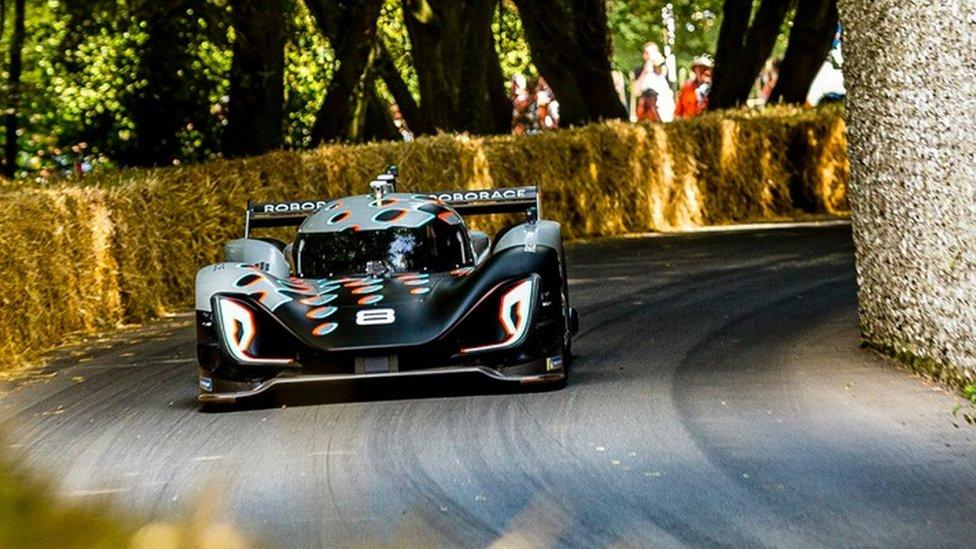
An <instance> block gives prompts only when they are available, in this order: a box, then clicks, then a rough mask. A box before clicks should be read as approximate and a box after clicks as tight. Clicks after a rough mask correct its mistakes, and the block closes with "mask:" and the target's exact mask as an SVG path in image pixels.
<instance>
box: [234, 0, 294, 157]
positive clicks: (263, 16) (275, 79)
mask: <svg viewBox="0 0 976 549" xmlns="http://www.w3.org/2000/svg"><path fill="white" fill-rule="evenodd" d="M230 5H231V14H232V24H233V26H234V57H233V61H232V63H231V69H230V102H229V104H228V120H227V127H226V129H225V131H224V136H223V147H222V148H223V153H224V155H225V156H246V155H255V154H260V153H263V152H266V151H269V150H272V149H277V148H280V147H281V143H282V132H283V128H282V117H283V105H284V74H285V30H284V29H285V5H284V1H283V0H231V2H230Z"/></svg>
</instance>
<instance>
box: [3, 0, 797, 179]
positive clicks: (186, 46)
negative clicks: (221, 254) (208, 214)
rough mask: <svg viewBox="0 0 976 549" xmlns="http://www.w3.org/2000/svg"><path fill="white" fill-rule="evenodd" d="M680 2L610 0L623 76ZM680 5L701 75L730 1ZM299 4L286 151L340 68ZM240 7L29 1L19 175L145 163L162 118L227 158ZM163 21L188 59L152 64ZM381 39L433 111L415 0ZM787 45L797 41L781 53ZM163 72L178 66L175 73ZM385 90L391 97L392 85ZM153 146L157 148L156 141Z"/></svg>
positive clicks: (397, 10)
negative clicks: (417, 53)
mask: <svg viewBox="0 0 976 549" xmlns="http://www.w3.org/2000/svg"><path fill="white" fill-rule="evenodd" d="M668 3H669V2H667V1H666V0H646V1H645V0H640V1H638V0H607V12H608V24H609V31H610V35H611V39H612V43H613V58H612V62H613V66H614V68H616V69H619V70H622V71H624V72H627V71H629V70H631V69H633V68H634V67H635V66H637V65H638V64H639V63H640V61H641V57H640V56H641V47H642V45H643V44H644V43H645V42H647V41H656V42H658V43H662V44H663V43H664V41H665V30H664V21H663V19H662V8H664V7H665V6H666V5H667V4H668ZM8 4H9V3H8ZM671 4H672V6H673V10H674V16H675V21H676V28H675V48H674V49H675V54H676V56H677V61H678V66H679V68H682V67H687V66H688V65H689V64H690V62H691V59H692V58H694V57H695V56H697V55H700V54H702V53H711V52H712V49H713V47H714V43H715V39H716V36H717V33H718V29H719V25H720V19H721V11H722V0H676V1H673V2H671ZM287 6H288V7H287V9H288V14H287V17H288V22H289V26H288V30H287V44H286V51H285V106H284V107H285V123H284V128H283V130H284V132H285V141H284V142H285V147H286V148H289V149H305V148H308V147H309V146H310V144H311V139H310V135H311V128H312V125H313V123H314V120H315V116H316V113H317V111H318V108H319V106H320V104H321V102H322V99H323V97H324V94H325V90H326V88H327V86H328V82H329V80H330V78H331V76H332V74H333V71H334V69H335V68H336V63H337V60H336V59H335V56H334V53H333V51H332V49H331V47H330V45H329V43H328V40H327V39H326V38H324V37H323V36H322V35H321V33H320V32H318V29H317V28H316V25H315V24H314V22H313V20H312V18H311V16H310V15H309V13H308V11H307V9H306V8H305V5H304V3H303V1H302V0H291V1H290V2H288V3H287ZM228 10H229V7H228V0H43V1H38V2H31V3H28V12H27V25H26V26H27V32H26V34H27V43H26V46H25V49H24V67H25V71H24V75H23V94H22V95H23V97H22V102H21V108H20V111H19V115H20V116H19V118H20V120H21V132H20V136H19V141H18V145H19V148H20V151H21V152H20V158H19V161H18V164H19V165H20V166H21V168H22V169H21V170H20V172H19V174H18V175H19V176H21V177H24V176H31V177H34V178H41V179H45V178H48V177H50V176H52V175H56V174H60V173H70V172H72V171H75V170H77V169H83V170H85V171H87V170H89V169H98V168H103V169H104V168H112V167H117V166H126V165H131V164H133V163H137V162H138V161H139V154H140V153H141V152H142V151H141V148H144V147H145V146H146V137H145V136H143V139H142V141H141V142H140V135H139V131H140V130H139V127H140V124H141V125H142V127H143V128H144V129H145V128H147V127H148V128H150V129H151V128H154V127H155V125H154V124H152V120H153V118H152V116H153V115H156V116H157V118H158V119H161V120H162V121H163V122H167V123H169V122H172V123H175V124H177V126H178V128H177V131H176V133H177V138H178V145H177V146H176V147H175V148H174V151H173V153H172V156H173V160H174V161H175V162H180V163H186V162H194V161H200V160H205V159H209V158H212V157H214V156H216V155H217V154H218V153H219V146H218V145H219V142H220V133H221V131H222V128H223V127H224V124H225V123H226V118H225V116H226V105H227V102H228V97H227V93H228V89H229V81H228V73H229V67H230V64H231V55H232V54H231V45H232V43H233V29H232V28H231V27H230V24H229V17H228ZM160 14H168V16H170V18H169V20H168V22H167V23H166V24H167V25H169V27H167V32H164V33H156V34H157V35H159V34H161V35H162V36H161V37H160V36H157V38H156V39H155V40H157V41H160V40H161V41H162V42H163V43H164V45H166V46H167V47H169V46H172V47H173V48H175V50H176V51H175V53H174V54H173V55H168V56H165V55H164V56H162V58H158V57H157V58H156V59H149V58H151V57H152V56H151V55H150V53H149V52H148V51H147V48H149V46H150V45H154V44H150V41H151V40H153V36H154V35H153V32H152V31H153V29H154V28H157V25H159V24H160V23H159V20H160ZM9 26H10V24H9V20H8V24H7V27H8V28H7V29H5V30H6V32H4V33H3V34H2V35H0V53H2V55H0V68H3V67H4V65H5V64H6V63H7V61H6V55H5V53H6V51H7V49H8V47H9V42H10V34H11V33H10V29H9ZM378 28H379V33H380V38H381V40H382V43H383V45H384V47H385V49H386V50H387V51H388V53H389V55H390V56H391V57H392V59H393V62H394V64H395V65H396V67H397V69H398V70H399V72H400V74H401V76H402V77H403V79H404V81H405V82H406V84H407V87H408V88H409V89H410V90H411V92H412V93H413V95H414V97H415V99H418V101H419V92H418V88H417V75H416V71H415V70H414V68H413V60H412V57H411V48H410V39H409V36H408V34H407V32H406V28H405V25H404V20H403V11H402V1H401V0H386V3H385V5H384V7H383V10H382V12H381V16H380V20H379V24H378ZM492 30H493V32H494V35H495V44H496V48H497V51H498V57H499V62H500V63H501V66H502V72H503V74H504V75H505V77H506V78H510V77H511V76H512V75H513V74H515V73H524V74H526V75H527V76H529V77H534V76H536V74H537V72H536V70H535V67H534V66H533V64H532V56H531V52H530V50H529V47H528V45H527V43H526V41H525V38H524V34H523V30H522V22H521V19H520V16H519V12H518V9H517V8H516V6H515V4H514V2H513V1H512V0H501V1H500V2H499V5H498V8H497V10H496V11H495V13H494V15H493V20H492ZM784 30H788V24H787V25H786V26H785V28H784ZM785 41H786V36H785V33H784V35H783V36H782V37H781V40H780V43H781V44H780V45H779V46H778V49H777V51H778V52H781V51H782V50H783V48H784V47H785ZM147 59H148V60H147ZM147 63H149V64H150V65H147ZM152 63H155V64H152ZM160 66H162V67H167V68H166V70H162V71H161V70H160V69H159V68H158V67H160ZM153 67H156V68H153ZM147 71H149V73H148V74H147ZM153 71H155V72H153ZM160 72H162V73H165V74H162V75H160V74H159V73H160ZM150 77H156V78H157V79H158V78H160V77H161V78H162V82H163V84H162V85H159V84H156V83H154V82H150V80H151V79H152V78H150ZM377 89H378V90H379V91H380V93H381V95H382V96H383V97H385V98H386V99H390V97H389V94H388V93H387V92H386V90H385V87H384V86H383V85H382V83H381V82H378V83H377ZM160 93H163V94H168V96H169V97H170V98H171V104H168V105H167V106H166V109H165V112H164V115H161V114H160V113H158V112H157V113H153V112H152V107H150V106H156V107H157V108H158V103H157V102H156V101H154V97H155V96H156V95H159V94H160ZM6 102H7V97H6V94H5V92H3V91H0V106H2V105H3V104H6ZM434 108H436V107H434ZM147 111H149V112H147ZM147 120H149V123H147V122H146V121H147ZM174 121H175V122H174ZM149 139H150V142H151V139H152V136H149Z"/></svg>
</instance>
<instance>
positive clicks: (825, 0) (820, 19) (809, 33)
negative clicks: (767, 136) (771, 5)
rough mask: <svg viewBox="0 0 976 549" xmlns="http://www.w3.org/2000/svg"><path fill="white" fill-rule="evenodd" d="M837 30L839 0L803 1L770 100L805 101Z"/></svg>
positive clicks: (798, 8) (773, 101)
mask: <svg viewBox="0 0 976 549" xmlns="http://www.w3.org/2000/svg"><path fill="white" fill-rule="evenodd" d="M836 32H837V0H800V3H799V5H798V6H797V8H796V15H795V16H794V17H793V29H792V30H791V31H790V41H789V43H788V44H787V46H786V55H784V56H783V63H782V64H781V65H780V70H779V78H778V79H777V80H776V87H775V88H773V93H772V95H771V96H770V98H769V102H770V103H777V102H781V101H782V102H785V103H797V104H802V103H803V102H804V101H805V100H806V97H807V92H808V91H809V90H810V84H812V83H813V79H814V78H815V77H816V76H817V71H818V70H820V67H821V65H823V62H824V58H825V57H826V55H827V52H828V51H829V50H830V46H831V44H832V42H833V38H834V34H835V33H836Z"/></svg>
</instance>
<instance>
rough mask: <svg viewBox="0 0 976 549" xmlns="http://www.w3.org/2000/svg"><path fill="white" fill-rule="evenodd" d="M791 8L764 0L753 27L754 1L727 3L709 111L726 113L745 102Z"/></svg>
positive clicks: (783, 0)
mask: <svg viewBox="0 0 976 549" xmlns="http://www.w3.org/2000/svg"><path fill="white" fill-rule="evenodd" d="M791 4H792V2H791V1H788V0H762V3H760V4H759V9H758V10H757V11H756V15H755V17H753V18H752V23H751V24H750V22H749V19H750V14H751V13H752V0H725V4H724V5H723V8H722V26H721V27H720V29H719V36H718V44H717V46H716V48H715V76H714V78H713V79H712V91H711V92H710V93H709V96H708V106H709V108H711V109H727V108H731V107H737V106H739V105H742V104H743V103H745V102H746V99H748V98H749V91H750V90H751V89H752V86H753V84H754V83H755V82H756V78H757V77H758V76H759V71H760V70H762V66H763V64H764V63H765V62H766V59H768V58H769V55H770V54H771V53H772V51H773V46H774V45H776V38H777V37H778V36H779V30H780V27H782V25H783V20H784V19H785V18H786V12H788V11H789V9H790V5H791Z"/></svg>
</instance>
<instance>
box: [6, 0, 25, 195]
mask: <svg viewBox="0 0 976 549" xmlns="http://www.w3.org/2000/svg"><path fill="white" fill-rule="evenodd" d="M25 12H26V6H25V0H14V31H13V36H11V38H10V67H9V69H8V71H7V93H8V103H7V116H6V142H5V143H4V151H3V152H4V155H3V156H4V163H3V174H4V175H5V176H7V177H9V178H11V179H12V178H13V177H14V176H15V175H17V153H18V152H19V151H20V148H19V147H18V144H17V129H18V114H19V113H20V92H21V82H20V76H21V72H22V71H23V57H22V56H23V52H24V34H25V32H24V20H25Z"/></svg>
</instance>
